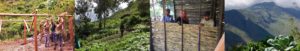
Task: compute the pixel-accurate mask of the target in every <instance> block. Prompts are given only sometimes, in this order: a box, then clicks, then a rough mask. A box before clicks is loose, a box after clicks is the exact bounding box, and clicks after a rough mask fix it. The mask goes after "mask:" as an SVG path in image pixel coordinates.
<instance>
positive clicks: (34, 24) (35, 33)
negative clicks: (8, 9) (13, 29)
mask: <svg viewBox="0 0 300 51" xmlns="http://www.w3.org/2000/svg"><path fill="white" fill-rule="evenodd" d="M0 16H33V17H34V18H33V20H32V21H33V29H34V35H33V36H34V50H35V51H38V46H37V26H36V24H37V16H51V15H49V14H37V12H34V13H33V14H13V13H0ZM59 17H68V18H69V19H68V30H69V34H70V41H71V44H72V45H71V46H72V47H74V46H73V45H74V43H73V42H74V36H75V34H74V27H73V24H74V23H73V19H74V18H73V16H72V15H62V16H59ZM0 21H1V23H2V20H0ZM5 21H6V22H9V21H12V20H5ZM14 21H17V22H22V21H21V20H14ZM23 21H24V22H25V23H24V27H27V23H26V22H27V21H30V20H23ZM26 31H27V29H26V28H24V32H23V36H24V44H26V43H27V39H26V33H27V32H26Z"/></svg>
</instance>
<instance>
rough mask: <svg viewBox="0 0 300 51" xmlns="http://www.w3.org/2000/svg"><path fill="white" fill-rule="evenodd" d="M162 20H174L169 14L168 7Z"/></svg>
mask: <svg viewBox="0 0 300 51" xmlns="http://www.w3.org/2000/svg"><path fill="white" fill-rule="evenodd" d="M163 21H164V22H174V20H173V16H171V15H170V9H166V15H165V16H164V17H163Z"/></svg>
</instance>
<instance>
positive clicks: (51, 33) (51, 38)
mask: <svg viewBox="0 0 300 51" xmlns="http://www.w3.org/2000/svg"><path fill="white" fill-rule="evenodd" d="M64 35H66V32H65V31H64V19H63V17H59V18H58V21H57V22H55V21H53V19H50V20H49V19H46V20H45V21H41V23H40V31H39V34H38V37H39V38H38V39H39V40H40V41H44V42H45V47H49V46H50V44H51V43H50V42H53V43H54V46H55V47H54V49H56V47H57V46H58V45H59V47H62V45H63V40H64V39H63V36H64ZM43 38H44V39H43Z"/></svg>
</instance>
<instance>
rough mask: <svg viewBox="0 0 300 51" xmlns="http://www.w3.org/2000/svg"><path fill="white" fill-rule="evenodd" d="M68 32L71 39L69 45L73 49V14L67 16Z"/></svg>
mask: <svg viewBox="0 0 300 51" xmlns="http://www.w3.org/2000/svg"><path fill="white" fill-rule="evenodd" d="M69 33H70V40H71V42H70V43H71V47H72V50H74V48H73V47H74V46H73V45H74V29H73V16H70V17H69Z"/></svg>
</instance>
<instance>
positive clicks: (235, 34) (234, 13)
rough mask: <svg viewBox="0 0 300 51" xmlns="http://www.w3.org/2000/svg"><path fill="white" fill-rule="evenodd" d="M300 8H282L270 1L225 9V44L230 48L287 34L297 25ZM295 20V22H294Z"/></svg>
mask: <svg viewBox="0 0 300 51" xmlns="http://www.w3.org/2000/svg"><path fill="white" fill-rule="evenodd" d="M299 12H300V10H296V9H292V8H282V7H279V6H277V5H276V4H274V3H272V2H265V3H260V4H255V5H253V6H251V7H249V8H245V9H238V10H229V11H225V22H226V25H225V33H226V38H225V39H226V43H227V44H226V46H227V48H226V49H228V48H231V47H232V46H236V45H238V44H244V43H245V42H249V41H259V40H263V39H265V38H267V37H273V36H278V35H288V34H289V33H291V29H292V28H295V27H296V26H298V25H299V23H297V22H299V21H298V20H299V19H296V18H300V17H299V14H297V13H299ZM294 22H295V23H294Z"/></svg>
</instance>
